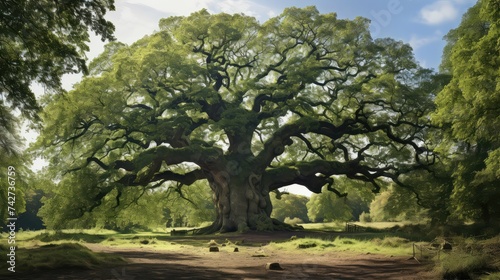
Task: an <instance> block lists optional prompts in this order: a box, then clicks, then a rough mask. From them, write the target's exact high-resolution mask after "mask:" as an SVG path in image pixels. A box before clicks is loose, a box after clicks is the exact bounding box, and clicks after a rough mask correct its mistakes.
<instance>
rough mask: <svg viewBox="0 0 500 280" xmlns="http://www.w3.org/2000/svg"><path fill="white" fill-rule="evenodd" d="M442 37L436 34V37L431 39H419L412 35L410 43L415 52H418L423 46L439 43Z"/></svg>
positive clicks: (430, 37)
mask: <svg viewBox="0 0 500 280" xmlns="http://www.w3.org/2000/svg"><path fill="white" fill-rule="evenodd" d="M441 37H442V36H440V35H439V34H437V33H436V35H433V36H429V37H419V36H417V35H415V34H413V35H411V38H410V41H409V42H408V43H409V44H410V45H411V47H412V48H413V50H417V49H419V48H421V47H423V46H426V45H428V44H431V43H433V42H436V41H439V40H440V39H441Z"/></svg>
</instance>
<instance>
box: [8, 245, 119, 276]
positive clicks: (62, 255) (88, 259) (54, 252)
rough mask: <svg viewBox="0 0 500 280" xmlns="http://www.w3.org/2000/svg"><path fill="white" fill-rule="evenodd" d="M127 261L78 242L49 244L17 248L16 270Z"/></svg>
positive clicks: (98, 264)
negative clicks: (90, 248) (92, 249)
mask: <svg viewBox="0 0 500 280" xmlns="http://www.w3.org/2000/svg"><path fill="white" fill-rule="evenodd" d="M125 263H126V262H125V260H124V259H123V258H121V257H119V256H116V255H112V254H105V253H95V252H92V251H91V250H89V249H88V248H87V247H85V246H83V245H81V244H78V243H61V244H49V245H43V246H40V247H36V248H29V249H28V248H18V249H17V250H16V264H17V266H16V272H26V271H30V272H33V271H39V270H46V269H56V268H94V267H104V266H109V265H121V264H125ZM21 264H22V265H21ZM6 272H7V270H2V271H1V272H0V274H2V273H6Z"/></svg>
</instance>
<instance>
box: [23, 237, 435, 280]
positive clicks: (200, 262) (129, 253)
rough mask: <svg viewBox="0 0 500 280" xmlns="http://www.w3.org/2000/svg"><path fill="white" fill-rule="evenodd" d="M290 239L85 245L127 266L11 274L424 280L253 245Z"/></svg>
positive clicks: (120, 279)
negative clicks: (271, 266)
mask: <svg viewBox="0 0 500 280" xmlns="http://www.w3.org/2000/svg"><path fill="white" fill-rule="evenodd" d="M292 235H296V236H298V237H300V234H297V233H281V234H278V235H277V234H276V233H271V234H269V233H268V234H266V233H252V234H242V235H238V236H231V238H230V240H244V244H242V245H238V246H237V247H238V249H239V252H234V251H233V250H234V246H230V247H219V248H220V251H219V252H209V248H208V245H207V247H206V248H200V247H191V246H186V250H180V251H179V250H178V251H166V250H155V249H151V248H147V247H146V246H144V248H134V249H123V248H117V247H111V246H102V245H100V244H87V246H88V247H89V248H90V249H91V250H93V251H98V252H107V253H114V254H118V255H121V256H123V257H124V258H125V259H127V261H128V262H129V263H128V264H126V265H123V266H118V267H109V268H100V269H96V270H83V269H73V270H71V269H64V270H61V269H59V270H52V271H43V272H37V273H33V274H25V275H17V276H19V277H16V279H52V280H53V279H68V280H69V279H72V280H73V279H75V280H76V279H82V280H83V279H85V280H91V279H115V280H139V279H141V280H142V279H173V280H175V279H249V280H250V279H304V280H305V279H385V280H390V279H405V280H406V279H429V276H428V274H427V272H426V271H425V267H424V266H423V265H421V264H419V263H418V262H416V261H415V260H409V259H408V257H388V256H382V255H376V254H368V253H367V254H354V253H339V252H329V253H325V254H323V255H318V254H310V253H309V254H308V253H307V251H306V250H304V251H297V252H289V251H287V252H285V251H278V250H271V249H268V248H260V247H259V244H262V245H265V244H267V243H268V242H269V241H272V240H282V239H286V238H290V236H292ZM308 236H311V234H310V233H309V234H308ZM224 239H225V238H224V236H223V237H221V240H216V241H217V242H220V243H223V242H224ZM182 241H183V240H182V238H181V239H179V240H176V242H177V243H180V244H182ZM249 244H251V245H253V246H248V245H249ZM257 256H258V257H257ZM271 262H278V263H279V264H280V265H281V267H282V269H283V270H267V269H266V264H267V263H271Z"/></svg>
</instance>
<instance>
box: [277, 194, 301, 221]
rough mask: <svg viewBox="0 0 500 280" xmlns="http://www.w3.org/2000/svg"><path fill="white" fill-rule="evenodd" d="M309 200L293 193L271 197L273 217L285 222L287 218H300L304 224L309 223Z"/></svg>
mask: <svg viewBox="0 0 500 280" xmlns="http://www.w3.org/2000/svg"><path fill="white" fill-rule="evenodd" d="M308 201H309V198H308V197H306V196H303V195H297V194H293V193H285V194H281V193H279V194H277V195H271V203H272V205H273V212H272V213H271V217H272V218H274V219H277V220H279V221H282V222H284V221H285V219H286V218H289V219H292V218H299V219H301V220H302V221H303V222H308V221H309V218H308V217H307V207H306V203H307V202H308Z"/></svg>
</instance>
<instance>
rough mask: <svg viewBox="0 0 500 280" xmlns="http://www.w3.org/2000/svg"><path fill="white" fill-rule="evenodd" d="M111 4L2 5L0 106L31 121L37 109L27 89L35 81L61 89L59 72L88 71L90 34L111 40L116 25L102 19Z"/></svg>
mask: <svg viewBox="0 0 500 280" xmlns="http://www.w3.org/2000/svg"><path fill="white" fill-rule="evenodd" d="M113 2H114V1H113V0H91V1H87V0H61V1H57V0H40V1H32V0H19V1H13V0H7V1H2V2H1V3H0V11H1V12H0V42H1V43H0V50H1V52H0V100H1V101H2V104H0V105H4V106H11V107H12V108H15V109H19V110H20V111H21V112H22V113H23V114H24V115H25V116H26V117H28V119H31V120H33V119H35V118H36V113H37V112H38V109H39V106H38V104H37V101H36V98H35V96H34V94H33V92H32V90H31V89H30V85H31V84H32V83H33V82H38V83H40V84H42V85H43V86H45V87H46V88H48V89H59V88H60V85H61V76H62V75H63V74H66V73H77V72H84V73H86V72H87V67H86V65H85V52H86V51H88V50H89V48H88V45H87V44H88V42H89V30H92V31H94V32H95V33H96V34H97V35H100V36H101V38H102V39H103V40H112V39H113V35H112V34H113V31H114V26H113V24H112V23H111V22H109V21H107V20H106V19H105V18H104V16H105V14H106V12H107V11H108V10H114V6H113ZM0 109H2V107H0ZM2 137H3V135H2Z"/></svg>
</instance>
